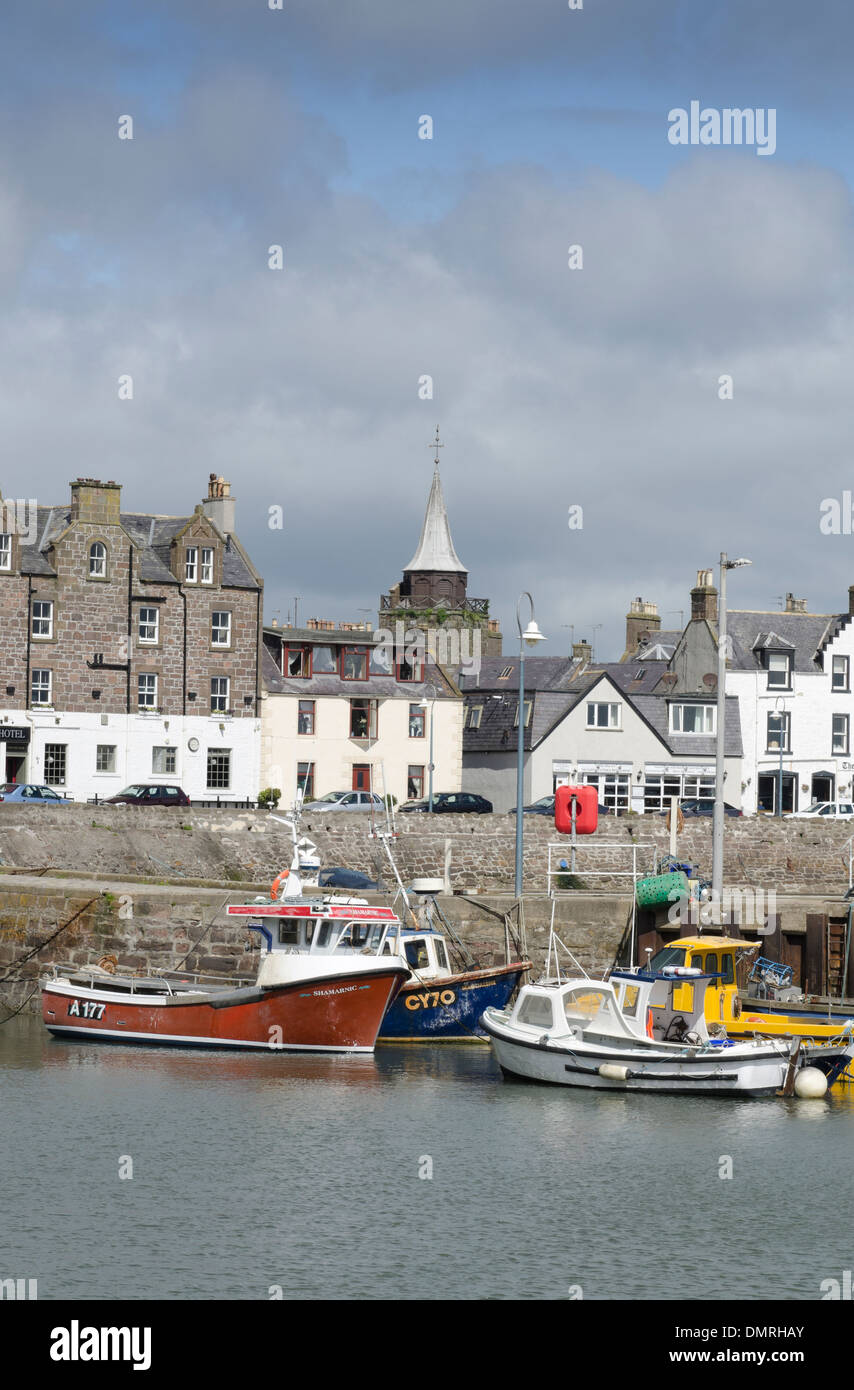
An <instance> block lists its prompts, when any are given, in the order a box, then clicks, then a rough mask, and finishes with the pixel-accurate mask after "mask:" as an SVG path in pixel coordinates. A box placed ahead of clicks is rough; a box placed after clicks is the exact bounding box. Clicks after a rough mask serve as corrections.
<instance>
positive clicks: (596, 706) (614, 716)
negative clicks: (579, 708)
mask: <svg viewBox="0 0 854 1390" xmlns="http://www.w3.org/2000/svg"><path fill="white" fill-rule="evenodd" d="M600 709H605V710H607V711H608V713H607V716H606V719H607V723H605V724H602V723H600V722H599V715H598V711H599V710H600ZM622 709H623V706H622V704H621V702H620V701H619V700H588V702H587V727H588V729H598V730H601V731H603V732H604V731H607V730H611V731H613V730H620V729H621V728H622V726H623V715H622ZM591 711H593V713H592V714H591ZM516 724H517V727H518V712H517V719H516Z"/></svg>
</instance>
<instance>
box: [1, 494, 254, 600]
mask: <svg viewBox="0 0 854 1390" xmlns="http://www.w3.org/2000/svg"><path fill="white" fill-rule="evenodd" d="M191 516H192V514H191ZM191 516H153V515H150V514H148V513H144V512H122V514H121V517H120V521H121V524H122V526H123V527H124V529H125V531H126V532H127V534H128V536H129V537H130V539H131V540H132V541H133V542H134V543H135V545H136V546H137V547H138V548H139V550H141V551H142V555H141V557H140V562H139V577H140V579H144V580H149V581H151V582H152V583H157V584H177V583H178V582H179V581H178V580H177V579H176V578H175V576H174V574H173V573H172V571H171V570H170V568H169V547H170V543H171V541H172V540H174V538H175V536H177V535H178V533H179V531H181V530H183V528H184V527H185V526H186V525H187V523H188V521H190V520H191ZM70 523H71V509H70V507H67V506H65V507H39V508H38V528H37V539H36V544H35V545H30V546H22V547H21V571H22V573H23V574H33V575H39V574H41V575H51V576H52V575H55V574H56V571H55V570H54V569H53V567H52V566H51V564H50V561H49V559H48V556H47V554H46V553H45V552H46V551H47V548H48V546H49V545H50V543H51V542H52V541H54V540H55V539H56V538H57V536H59V535H61V534H62V532H63V531H65V530H66V528H67V527H68V526H69V525H70ZM222 582H223V584H224V585H225V586H226V587H227V588H231V589H257V588H258V580H257V579H256V577H255V575H254V574H253V573H252V570H251V568H250V567H249V565H248V564H247V562H246V559H245V558H244V555H243V553H242V551H241V548H240V544H239V542H236V538H234V540H233V543H232V544H231V545H230V546H228V547H227V548H226V549H224V550H223V553H222Z"/></svg>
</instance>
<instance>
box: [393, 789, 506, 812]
mask: <svg viewBox="0 0 854 1390" xmlns="http://www.w3.org/2000/svg"><path fill="white" fill-rule="evenodd" d="M398 810H400V811H429V810H430V798H429V797H427V796H425V797H422V798H421V799H420V800H419V801H404V803H403V805H402V806H400V807H398ZM491 810H492V802H491V801H487V800H486V797H485V796H476V795H475V793H474V792H437V793H436V794H435V795H434V797H433V811H434V812H436V813H438V812H442V811H454V812H456V813H457V814H458V815H462V814H463V813H464V812H466V811H477V812H479V813H480V814H481V815H484V814H487V813H488V812H490V811H491Z"/></svg>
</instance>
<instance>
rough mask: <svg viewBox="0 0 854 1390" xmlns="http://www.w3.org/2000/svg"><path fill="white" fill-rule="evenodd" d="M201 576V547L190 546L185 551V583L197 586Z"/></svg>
mask: <svg viewBox="0 0 854 1390" xmlns="http://www.w3.org/2000/svg"><path fill="white" fill-rule="evenodd" d="M198 576H199V547H198V546H197V545H191V546H188V547H187V549H186V550H185V551H184V583H185V584H196V583H198Z"/></svg>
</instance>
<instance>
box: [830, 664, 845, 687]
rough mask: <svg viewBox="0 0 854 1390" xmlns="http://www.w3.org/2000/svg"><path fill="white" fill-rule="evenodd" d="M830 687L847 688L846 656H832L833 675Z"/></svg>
mask: <svg viewBox="0 0 854 1390" xmlns="http://www.w3.org/2000/svg"><path fill="white" fill-rule="evenodd" d="M831 688H832V689H833V690H848V689H849V685H848V657H847V656H835V657H834V658H833V675H832V677H831Z"/></svg>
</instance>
